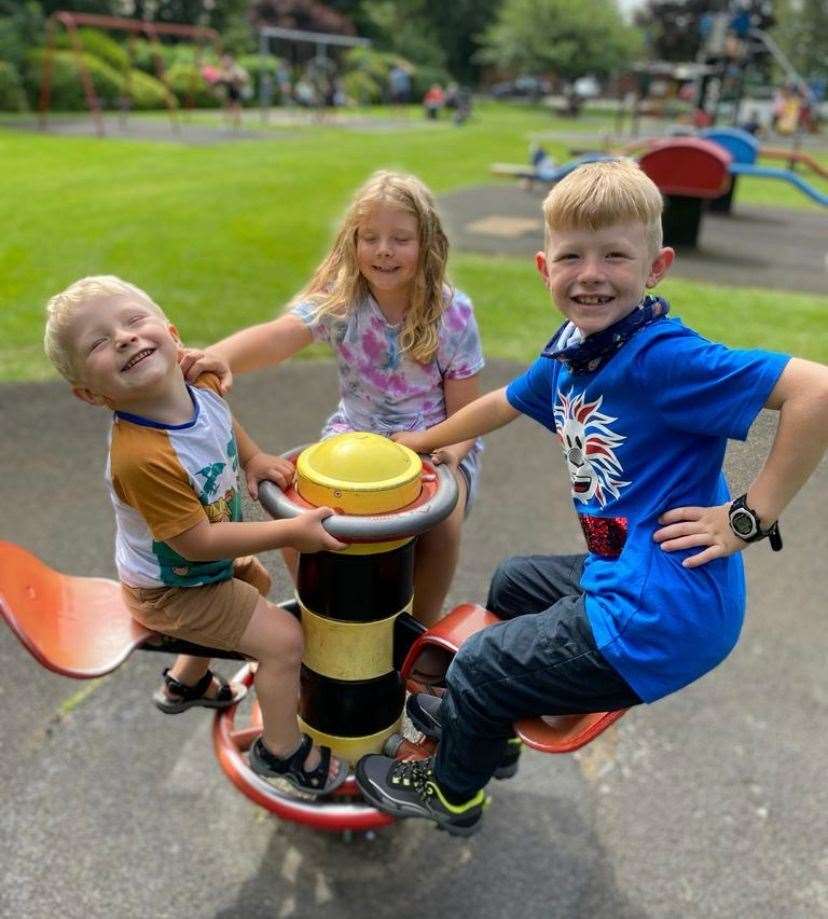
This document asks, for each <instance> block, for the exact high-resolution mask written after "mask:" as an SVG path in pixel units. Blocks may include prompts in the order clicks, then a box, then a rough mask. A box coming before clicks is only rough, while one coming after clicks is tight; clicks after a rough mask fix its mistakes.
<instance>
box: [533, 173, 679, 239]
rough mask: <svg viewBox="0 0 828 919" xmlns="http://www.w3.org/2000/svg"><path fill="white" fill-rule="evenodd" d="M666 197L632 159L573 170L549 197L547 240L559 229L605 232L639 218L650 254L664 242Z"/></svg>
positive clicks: (545, 222)
mask: <svg viewBox="0 0 828 919" xmlns="http://www.w3.org/2000/svg"><path fill="white" fill-rule="evenodd" d="M663 210H664V201H663V199H662V197H661V192H660V191H659V190H658V188H657V186H656V184H655V183H654V182H653V180H652V179H651V178H650V177H649V176H647V175H646V174H645V173H644V172H642V171H641V169H640V168H639V167H638V165H637V164H636V163H635V162H633V160H630V159H617V160H603V161H601V162H597V163H586V164H585V165H583V166H579V167H578V168H577V169H573V170H572V172H570V173H569V175H568V176H566V178H564V179H562V180H561V181H560V182H558V184H557V185H555V187H554V188H553V189H552V191H550V192H549V194H548V195H547V196H546V200H545V201H544V202H543V216H544V224H545V229H546V243H547V246H548V244H549V237H550V234H551V233H554V232H556V231H558V230H573V229H577V230H601V229H604V228H605V227H608V226H611V225H612V224H614V223H626V222H628V221H633V220H635V221H638V222H639V223H642V224H644V227H645V228H646V231H647V243H648V245H649V247H650V253H651V254H652V255H655V254H656V253H657V252H658V250H659V249H661V246H662V240H663V235H662V229H661V213H662V211H663Z"/></svg>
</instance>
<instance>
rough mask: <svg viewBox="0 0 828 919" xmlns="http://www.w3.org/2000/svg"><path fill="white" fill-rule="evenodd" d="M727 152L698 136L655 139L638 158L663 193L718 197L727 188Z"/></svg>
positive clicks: (728, 184)
mask: <svg viewBox="0 0 828 919" xmlns="http://www.w3.org/2000/svg"><path fill="white" fill-rule="evenodd" d="M730 159H731V157H730V154H729V153H728V152H727V151H726V150H725V149H724V148H722V147H720V146H719V145H718V144H714V143H712V142H711V141H709V140H701V139H700V138H698V137H675V138H670V139H668V140H662V141H659V142H658V143H656V144H653V146H652V148H651V149H650V150H648V151H647V152H646V153H644V154H643V155H642V156H641V158H640V159H639V161H638V164H639V166H641V169H642V170H643V171H644V172H645V173H646V174H647V175H648V176H649V177H650V178H651V179H652V180H653V182H655V184H656V185H657V186H658V188H659V191H660V192H661V193H662V194H663V195H668V196H669V195H679V196H683V197H688V198H718V197H719V196H720V195H723V194H724V193H725V192H726V191H727V190H728V188H730V181H731V177H730V171H729V167H730Z"/></svg>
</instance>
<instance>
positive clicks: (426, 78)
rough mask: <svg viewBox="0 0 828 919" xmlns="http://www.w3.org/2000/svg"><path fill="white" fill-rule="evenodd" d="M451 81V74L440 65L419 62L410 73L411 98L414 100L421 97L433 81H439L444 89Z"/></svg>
mask: <svg viewBox="0 0 828 919" xmlns="http://www.w3.org/2000/svg"><path fill="white" fill-rule="evenodd" d="M451 81H452V80H451V76H450V75H449V73H448V72H447V71H445V70H443V68H442V67H430V66H428V65H422V64H420V65H418V66H417V67H416V68H415V70H414V72H413V73H412V74H411V98H412V100H414V101H415V102H416V101H418V100H419V99H422V98H423V96H424V95H425V94H426V92H427V90H428V88H429V87H430V86H431V85H432V84H433V83H439V84H440V85H441V86H442V87H443V89H445V88H446V85H447V84H448V83H451Z"/></svg>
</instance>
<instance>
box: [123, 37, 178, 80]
mask: <svg viewBox="0 0 828 919" xmlns="http://www.w3.org/2000/svg"><path fill="white" fill-rule="evenodd" d="M156 54H158V55H159V56H160V57H161V61H162V62H163V64H164V69H165V70H166V69H167V68H168V67H169V66H170V65H171V64H172V63H173V62H174V59H175V50H174V48H173V46H172V45H162V44H160V43H158V42H150V41H147V39H145V38H138V39H136V40H135V41H134V42H133V45H132V64H133V66H134V67H137V68H138V69H139V70H143V71H144V73H148V74H149V75H150V76H155V74H156V69H155V55H156Z"/></svg>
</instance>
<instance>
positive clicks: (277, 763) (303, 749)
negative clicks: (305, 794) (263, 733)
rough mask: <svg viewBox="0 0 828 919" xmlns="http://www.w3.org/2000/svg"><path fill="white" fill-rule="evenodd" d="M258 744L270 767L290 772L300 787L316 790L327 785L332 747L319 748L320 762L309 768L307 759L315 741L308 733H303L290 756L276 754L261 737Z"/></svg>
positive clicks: (281, 772) (282, 771)
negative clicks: (280, 756)
mask: <svg viewBox="0 0 828 919" xmlns="http://www.w3.org/2000/svg"><path fill="white" fill-rule="evenodd" d="M258 745H259V755H260V756H262V757H263V758H264V759H265V760H266V762H267V765H268V767H269V768H270V769H272V770H273V771H274V772H276V773H278V774H279V775H287V774H289V775H291V776H293V777H294V779H296V780H297V783H298V784H299V786H300V787H304V788H308V789H314V790H316V789H320V788H324V787H325V783H326V782H327V781H328V771H329V769H330V765H331V748H330V747H320V748H319V764H318V765H317V766H316V768H315V769H311V770H308V769H305V760H306V759H307V758H308V753H310V751H311V747H312V746H313V741H312V740H311V738H310V737H308V735H307V734H302V740H301V741H300V742H299V747H298V748H297V749H296V750H295V751H294V752H293V753H291V755H290V756H287V757H285V758H284V759H280V758H279V757H278V756H274V755H273V754H272V753H271V752H270V750H268V749H267V747H265V745H264V744H263V743H262V742H261V738H259V741H258Z"/></svg>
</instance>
